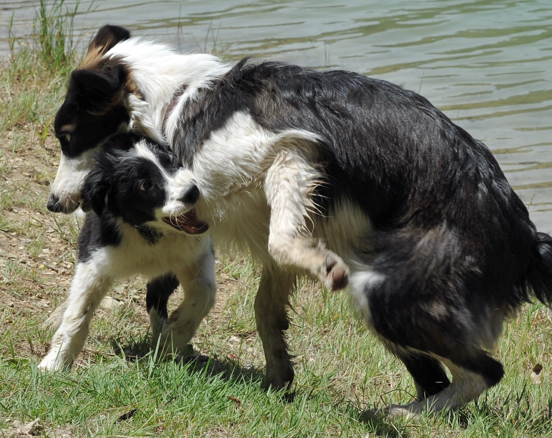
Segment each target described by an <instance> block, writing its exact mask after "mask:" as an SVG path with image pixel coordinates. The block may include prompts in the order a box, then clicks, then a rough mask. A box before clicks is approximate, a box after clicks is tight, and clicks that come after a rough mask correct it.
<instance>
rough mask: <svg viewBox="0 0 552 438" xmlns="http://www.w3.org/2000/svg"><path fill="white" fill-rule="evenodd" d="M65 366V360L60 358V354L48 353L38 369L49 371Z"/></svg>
mask: <svg viewBox="0 0 552 438" xmlns="http://www.w3.org/2000/svg"><path fill="white" fill-rule="evenodd" d="M61 368H63V362H62V361H60V360H58V356H57V355H56V356H53V357H52V356H51V355H50V354H47V355H46V357H44V359H42V362H40V363H39V364H38V369H39V370H40V371H43V372H47V371H57V370H59V369H61Z"/></svg>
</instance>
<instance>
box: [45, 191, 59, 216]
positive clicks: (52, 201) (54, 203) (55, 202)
mask: <svg viewBox="0 0 552 438" xmlns="http://www.w3.org/2000/svg"><path fill="white" fill-rule="evenodd" d="M46 208H47V209H48V210H49V211H51V212H53V213H60V212H61V210H62V206H61V203H60V202H59V197H57V196H56V195H54V194H53V193H50V196H48V202H47V204H46Z"/></svg>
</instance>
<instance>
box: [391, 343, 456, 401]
mask: <svg viewBox="0 0 552 438" xmlns="http://www.w3.org/2000/svg"><path fill="white" fill-rule="evenodd" d="M397 356H398V358H399V359H400V360H402V362H403V363H404V364H405V366H406V369H407V370H408V371H409V372H410V374H411V375H412V377H413V379H414V383H415V385H416V393H417V397H418V400H423V399H425V398H427V397H429V396H432V395H435V394H437V393H439V392H441V391H443V390H444V389H445V388H447V387H448V386H449V385H450V380H449V378H448V377H447V373H446V372H445V370H444V369H443V366H442V365H441V362H439V361H438V360H437V359H435V358H434V357H431V356H428V355H426V354H422V353H420V354H418V353H410V352H408V351H404V350H402V351H400V352H398V353H397Z"/></svg>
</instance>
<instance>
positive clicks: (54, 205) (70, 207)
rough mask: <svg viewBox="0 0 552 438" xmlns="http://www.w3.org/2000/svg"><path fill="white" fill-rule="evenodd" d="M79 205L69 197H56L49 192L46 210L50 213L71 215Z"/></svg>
mask: <svg viewBox="0 0 552 438" xmlns="http://www.w3.org/2000/svg"><path fill="white" fill-rule="evenodd" d="M79 205H80V202H79V201H75V200H73V199H71V198H70V197H67V198H65V197H64V196H63V195H62V196H58V195H55V194H54V193H52V192H50V196H48V202H47V203H46V208H47V209H48V210H49V211H51V212H52V213H65V214H68V213H73V212H74V211H75V210H76V209H77V208H78V207H79Z"/></svg>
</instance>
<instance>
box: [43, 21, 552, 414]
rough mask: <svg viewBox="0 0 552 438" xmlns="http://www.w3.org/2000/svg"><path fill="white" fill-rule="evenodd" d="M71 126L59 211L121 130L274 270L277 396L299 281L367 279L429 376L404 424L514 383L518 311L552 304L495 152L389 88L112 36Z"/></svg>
mask: <svg viewBox="0 0 552 438" xmlns="http://www.w3.org/2000/svg"><path fill="white" fill-rule="evenodd" d="M55 130H56V135H57V137H58V138H59V140H60V142H61V149H62V158H61V162H60V166H59V169H58V174H57V176H56V179H55V181H54V183H53V185H52V190H51V194H50V198H49V201H48V208H49V209H50V210H52V211H63V212H70V211H73V210H74V209H75V208H76V207H77V206H78V205H79V204H80V203H81V202H82V196H83V191H82V182H83V181H84V178H85V175H86V173H87V172H88V170H89V168H90V165H89V164H88V163H89V162H90V159H91V157H92V156H93V155H94V154H95V153H96V152H97V151H98V150H100V149H102V147H103V142H104V141H105V139H106V138H108V137H109V136H110V135H112V134H113V133H115V132H120V131H133V132H138V133H140V134H142V135H145V136H148V137H150V138H152V139H154V140H156V141H158V142H163V141H164V140H165V139H166V141H167V143H168V145H169V146H170V147H171V148H172V150H173V151H174V152H175V153H176V154H177V156H178V158H179V160H180V161H181V162H182V163H183V164H184V166H185V167H186V168H187V169H188V170H190V171H191V172H192V175H193V178H195V183H196V184H197V186H198V187H199V190H200V192H201V198H200V199H199V200H198V202H197V205H196V206H195V208H194V211H195V212H196V215H197V217H198V218H199V220H201V221H204V222H206V223H208V224H209V225H210V226H211V232H212V235H213V239H214V241H215V242H216V243H217V244H222V245H230V246H235V247H238V248H244V249H248V250H249V251H250V252H251V253H252V254H253V255H254V256H255V257H256V258H257V259H260V261H261V263H262V265H263V269H262V276H261V280H260V286H259V290H258V293H257V296H256V299H255V315H256V321H257V327H258V330H259V335H260V337H261V340H262V342H263V347H264V351H265V356H266V377H265V385H267V386H268V385H272V386H273V387H276V388H283V387H286V386H288V385H289V384H290V383H291V382H292V380H293V376H294V374H293V368H292V363H291V360H290V356H289V354H288V349H287V344H286V340H285V336H284V331H285V330H286V329H287V328H288V324H289V322H288V316H287V306H288V305H289V301H288V298H289V296H290V293H291V292H292V290H293V287H294V285H295V282H296V277H297V276H298V275H303V274H309V275H311V276H313V277H315V278H318V279H319V280H320V281H321V282H322V283H323V284H324V285H325V286H326V287H327V288H328V289H331V290H337V289H341V288H343V287H345V286H346V285H347V283H350V286H351V288H350V289H351V293H352V295H353V297H354V298H355V300H356V302H357V304H358V306H359V308H360V309H361V311H362V313H363V316H364V318H365V320H366V322H367V323H368V325H369V327H370V328H371V329H372V330H373V332H374V333H375V334H376V335H377V336H378V338H379V339H380V340H381V341H382V342H383V343H384V344H385V345H386V347H387V348H388V349H389V350H390V351H391V352H392V353H393V354H395V355H396V356H397V357H398V358H399V359H400V360H402V361H403V362H404V364H405V366H406V368H407V369H408V371H409V372H410V373H411V374H412V377H413V378H414V382H415V385H416V389H417V395H418V398H417V400H415V401H413V402H411V403H409V404H406V405H404V406H393V407H390V408H389V412H391V413H396V414H400V415H402V414H405V415H409V414H411V413H414V414H417V413H420V412H422V411H423V410H424V409H426V408H427V407H429V409H431V410H435V411H438V410H442V409H447V408H457V407H459V406H461V405H463V404H464V403H466V402H468V401H470V400H472V399H474V398H476V397H477V396H478V395H479V394H481V393H482V392H483V391H485V390H486V389H487V388H490V387H492V386H493V385H495V384H497V383H498V382H499V381H500V380H501V378H502V376H503V374H504V370H503V367H502V365H501V364H500V362H498V361H497V360H495V359H494V358H492V357H491V356H490V354H489V353H488V349H490V348H492V346H493V345H494V344H495V342H496V341H497V339H498V337H499V335H500V333H501V331H502V326H503V323H504V321H505V319H506V318H508V317H510V316H511V315H513V314H514V313H515V312H516V310H517V309H519V307H520V306H521V304H522V303H523V302H527V301H530V300H531V298H532V297H533V296H535V297H536V298H538V299H539V300H540V301H542V302H543V303H545V304H547V305H550V303H551V301H552V238H551V237H550V236H548V235H546V234H544V233H539V232H537V231H536V229H535V226H534V225H533V223H532V222H531V221H530V219H529V215H528V212H527V209H526V208H525V206H524V205H523V203H522V202H521V200H520V199H519V198H518V197H517V196H516V194H515V193H514V192H513V190H512V188H511V187H510V186H509V184H508V182H507V180H506V178H505V176H504V175H503V173H502V171H501V170H500V168H499V165H498V163H497V161H496V160H495V158H494V157H493V156H492V154H491V152H490V151H489V149H488V148H487V147H486V146H485V145H484V144H483V143H482V142H480V141H478V140H475V139H474V138H472V137H471V136H470V135H469V134H468V133H467V132H466V131H464V130H463V129H462V128H460V127H458V126H456V125H455V124H454V123H452V122H451V121H450V120H449V119H448V118H447V117H446V116H445V115H444V114H443V113H442V112H440V111H439V110H437V109H436V108H435V107H434V106H432V105H431V104H430V102H428V101H427V100H426V99H425V98H423V97H422V96H420V95H418V94H416V93H414V92H412V91H408V90H405V89H403V88H401V87H399V86H397V85H393V84H391V83H389V82H386V81H382V80H376V79H371V78H368V77H365V76H363V75H360V74H356V73H352V72H346V71H312V70H308V69H304V68H301V67H298V66H294V65H287V64H283V63H274V62H263V63H255V62H253V61H251V60H247V59H246V60H243V61H241V62H239V63H237V64H235V65H231V64H226V63H223V62H221V61H220V60H219V59H218V58H216V57H214V56H211V55H205V54H199V55H197V54H194V55H183V54H178V53H177V52H175V51H174V50H172V49H170V48H168V47H166V46H164V45H160V44H156V43H153V42H148V41H145V40H142V39H139V38H130V34H129V33H128V32H127V31H126V30H125V29H123V28H120V27H115V26H105V27H103V28H102V29H100V31H99V32H98V34H97V35H96V37H95V38H94V40H93V41H92V43H91V44H90V46H89V50H88V54H87V56H86V58H85V60H84V63H83V65H82V66H81V68H79V69H77V70H75V71H74V72H73V73H72V75H71V80H70V82H69V86H68V91H67V96H66V100H65V102H64V103H63V105H62V106H61V108H60V109H59V111H58V113H57V116H56V121H55ZM183 251H185V249H183ZM349 269H350V270H351V272H349ZM162 283H163V282H158V283H157V287H156V288H153V289H155V290H156V291H157V292H156V293H160V292H159V291H160V290H161V289H163V284H162ZM169 283H170V282H169ZM169 286H172V284H169ZM167 293H170V292H167V291H166V294H167ZM444 366H446V367H447V368H448V369H449V370H450V373H451V375H452V382H451V381H450V380H449V378H448V377H447V374H446V372H445V368H444Z"/></svg>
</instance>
